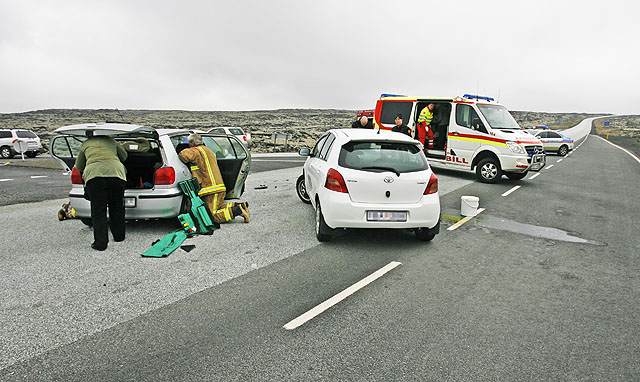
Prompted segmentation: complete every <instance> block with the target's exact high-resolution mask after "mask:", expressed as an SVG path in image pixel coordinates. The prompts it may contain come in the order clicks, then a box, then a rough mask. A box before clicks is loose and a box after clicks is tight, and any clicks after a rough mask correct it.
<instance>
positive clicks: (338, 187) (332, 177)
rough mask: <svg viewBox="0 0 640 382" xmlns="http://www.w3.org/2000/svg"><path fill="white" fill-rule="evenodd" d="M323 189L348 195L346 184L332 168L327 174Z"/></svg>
mask: <svg viewBox="0 0 640 382" xmlns="http://www.w3.org/2000/svg"><path fill="white" fill-rule="evenodd" d="M324 187H325V188H328V189H329V190H331V191H336V192H344V193H347V194H348V193H349V190H347V184H346V183H345V182H344V178H343V177H342V175H341V174H340V173H339V172H338V171H336V170H334V169H332V168H330V169H329V171H328V172H327V180H326V181H325V182H324Z"/></svg>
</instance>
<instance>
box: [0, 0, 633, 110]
mask: <svg viewBox="0 0 640 382" xmlns="http://www.w3.org/2000/svg"><path fill="white" fill-rule="evenodd" d="M639 11H640V2H637V1H631V0H627V1H620V0H609V1H605V2H603V1H592V0H583V1H561V0H556V1H537V0H535V1H534V0H531V1H490V0H485V1H443V0H438V1H430V0H424V1H403V0H395V1H332V0H328V1H304V0H298V1H295V0H282V1H279V0H269V1H215V0H211V1H188V0H187V1H175V2H174V1H135V0H123V1H86V0H83V1H45V0H42V1H31V0H16V1H13V0H0V65H1V67H0V88H1V89H2V90H1V93H0V94H1V95H0V112H5V113H6V112H23V111H29V110H38V109H50V108H120V109H185V110H261V109H278V108H336V109H361V108H373V107H374V106H375V101H376V99H377V98H378V97H379V95H380V94H381V93H401V94H407V95H412V96H413V95H415V96H437V97H449V96H456V95H461V94H464V93H473V94H475V93H476V92H478V91H479V93H481V94H486V95H490V96H494V97H498V98H499V100H500V102H501V103H503V104H504V105H505V106H507V107H508V108H509V109H512V110H531V111H546V112H592V113H598V112H607V113H629V114H640V109H639V108H638V107H637V106H636V105H635V102H632V100H633V99H634V96H635V94H636V93H637V92H638V91H639V90H640V75H639V74H638V66H639V64H640V60H639V59H640V43H639V40H638V35H639V33H638V30H639V26H638V25H639V24H640V23H639V22H638V21H639V18H640V12H639Z"/></svg>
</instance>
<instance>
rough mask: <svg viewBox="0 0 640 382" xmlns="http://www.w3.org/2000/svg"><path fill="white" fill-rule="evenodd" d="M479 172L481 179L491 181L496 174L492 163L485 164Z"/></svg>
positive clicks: (495, 168) (496, 170) (496, 171)
mask: <svg viewBox="0 0 640 382" xmlns="http://www.w3.org/2000/svg"><path fill="white" fill-rule="evenodd" d="M480 172H481V173H482V177H483V178H485V179H493V178H495V177H496V175H497V174H498V168H497V167H496V166H495V165H494V164H493V163H485V165H484V166H482V170H481V171H480Z"/></svg>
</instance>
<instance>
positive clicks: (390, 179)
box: [384, 176, 393, 183]
mask: <svg viewBox="0 0 640 382" xmlns="http://www.w3.org/2000/svg"><path fill="white" fill-rule="evenodd" d="M384 182H385V183H393V178H392V177H390V176H385V177H384Z"/></svg>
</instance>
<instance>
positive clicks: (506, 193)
mask: <svg viewBox="0 0 640 382" xmlns="http://www.w3.org/2000/svg"><path fill="white" fill-rule="evenodd" d="M520 187H522V186H515V187H513V188H512V189H510V190H509V191H507V192H505V193H504V194H502V196H507V195H509V194H510V193H512V192H514V191H515V190H517V189H518V188H520Z"/></svg>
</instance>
